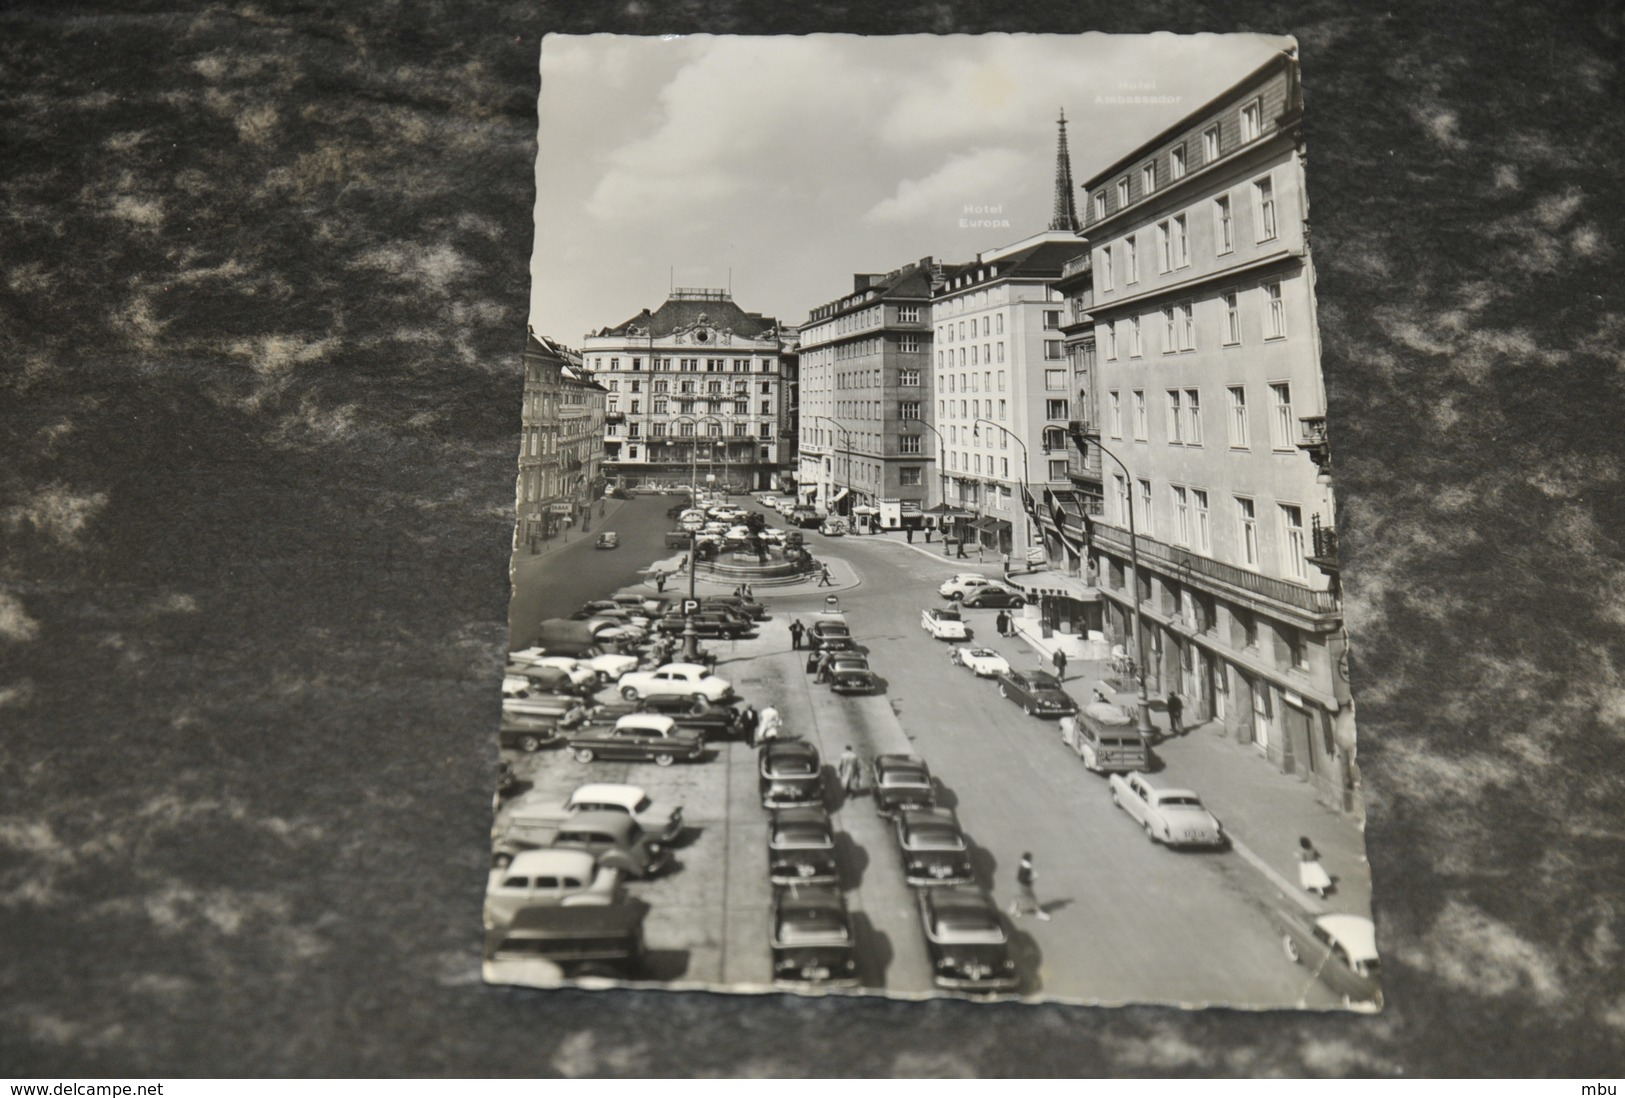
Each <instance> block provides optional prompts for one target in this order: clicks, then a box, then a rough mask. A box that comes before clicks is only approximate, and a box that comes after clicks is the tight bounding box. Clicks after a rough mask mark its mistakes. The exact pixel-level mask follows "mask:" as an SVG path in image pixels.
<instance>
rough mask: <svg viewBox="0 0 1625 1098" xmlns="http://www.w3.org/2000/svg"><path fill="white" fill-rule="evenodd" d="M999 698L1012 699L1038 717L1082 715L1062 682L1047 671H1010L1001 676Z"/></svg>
mask: <svg viewBox="0 0 1625 1098" xmlns="http://www.w3.org/2000/svg"><path fill="white" fill-rule="evenodd" d="M999 696H1000V697H1001V698H1009V699H1010V700H1011V701H1013V702H1015V703H1016V704H1017V705H1019V706H1021V707H1022V708H1023V709H1025V710H1026V711H1027V712H1028V713H1029V714H1031V715H1032V716H1035V717H1070V716H1072V715H1073V714H1075V713H1076V712H1077V711H1078V703H1077V702H1075V701H1073V700H1072V695H1070V694H1068V693H1067V692H1066V691H1065V690H1062V689H1061V680H1060V679H1058V678H1056V677H1055V676H1054V675H1051V674H1050V673H1049V672H1047V671H1006V672H1004V673H1003V674H1001V675H1000V676H999Z"/></svg>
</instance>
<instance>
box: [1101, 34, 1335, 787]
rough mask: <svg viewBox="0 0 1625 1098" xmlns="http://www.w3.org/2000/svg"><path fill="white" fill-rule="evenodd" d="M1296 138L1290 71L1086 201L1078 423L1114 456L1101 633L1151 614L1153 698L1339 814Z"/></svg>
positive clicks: (1328, 596)
mask: <svg viewBox="0 0 1625 1098" xmlns="http://www.w3.org/2000/svg"><path fill="white" fill-rule="evenodd" d="M1301 119H1302V101H1301V94H1300V89H1299V85H1298V70H1297V60H1296V58H1295V57H1294V56H1293V55H1291V54H1288V53H1283V54H1281V55H1280V56H1278V57H1277V58H1275V59H1273V60H1271V62H1269V63H1268V64H1266V65H1265V66H1263V67H1261V68H1260V69H1258V70H1256V71H1255V72H1254V73H1253V74H1251V75H1250V76H1249V77H1248V78H1247V79H1245V80H1243V81H1241V82H1240V83H1239V84H1237V85H1236V86H1234V87H1233V88H1232V89H1231V90H1230V91H1228V92H1226V93H1225V94H1224V95H1222V96H1220V97H1218V98H1217V99H1215V100H1214V101H1212V102H1210V103H1208V104H1207V105H1206V106H1204V107H1203V108H1201V109H1200V110H1198V111H1197V112H1195V113H1193V114H1191V115H1190V116H1188V117H1187V118H1185V119H1184V120H1183V121H1182V122H1180V123H1178V124H1177V125H1175V126H1174V127H1172V128H1170V129H1169V130H1167V131H1165V132H1164V133H1162V134H1160V135H1158V136H1157V137H1156V138H1154V139H1153V140H1151V141H1149V142H1147V143H1146V144H1144V145H1143V146H1141V147H1140V148H1138V149H1136V150H1135V151H1134V152H1133V153H1131V154H1130V155H1128V156H1126V157H1124V158H1122V159H1121V160H1119V161H1118V162H1117V163H1115V164H1113V165H1111V166H1110V167H1109V168H1107V169H1106V170H1104V171H1102V172H1100V173H1098V174H1097V175H1095V176H1094V177H1093V178H1091V179H1090V180H1088V182H1087V183H1086V184H1085V185H1084V192H1085V209H1086V213H1087V223H1086V232H1087V233H1088V236H1089V238H1090V242H1091V247H1092V255H1091V266H1092V273H1093V278H1092V282H1093V286H1092V296H1093V306H1092V317H1093V328H1094V342H1095V355H1096V360H1095V365H1094V376H1095V382H1094V394H1093V395H1094V398H1095V405H1096V406H1095V409H1094V410H1093V412H1092V414H1091V415H1090V416H1088V417H1080V418H1089V419H1091V421H1092V422H1091V424H1090V426H1091V427H1093V428H1094V429H1095V430H1097V431H1098V433H1099V438H1100V441H1101V442H1102V443H1103V444H1104V448H1105V450H1107V451H1109V453H1110V454H1111V455H1114V457H1108V458H1107V459H1106V460H1105V462H1104V466H1103V468H1102V470H1101V472H1100V474H1099V475H1100V478H1101V481H1102V485H1103V495H1104V504H1103V514H1102V515H1101V517H1100V518H1099V520H1097V521H1096V522H1095V523H1094V531H1093V532H1094V540H1093V551H1094V555H1095V566H1096V569H1097V571H1098V576H1099V585H1100V589H1101V591H1102V593H1103V594H1104V595H1105V596H1106V597H1107V599H1108V600H1109V602H1110V610H1109V612H1108V615H1107V616H1108V621H1107V625H1108V629H1109V631H1110V632H1111V633H1112V634H1113V635H1114V637H1115V638H1118V639H1124V640H1126V638H1128V637H1130V636H1131V635H1132V629H1131V618H1132V617H1133V615H1134V612H1135V609H1136V607H1138V608H1139V610H1140V612H1141V613H1142V614H1143V615H1144V618H1145V620H1146V623H1147V628H1146V630H1145V636H1144V637H1143V638H1141V640H1140V642H1139V647H1140V649H1141V650H1142V651H1143V653H1144V657H1145V670H1146V673H1147V677H1148V684H1149V685H1150V687H1151V689H1152V690H1153V692H1159V693H1168V692H1178V693H1179V694H1180V695H1181V697H1182V699H1183V701H1184V707H1185V712H1186V714H1187V715H1188V716H1189V717H1191V718H1196V719H1208V718H1211V719H1215V720H1218V721H1221V722H1223V725H1224V727H1225V729H1226V730H1227V731H1228V732H1229V733H1230V734H1231V735H1232V736H1234V737H1236V738H1237V739H1239V740H1242V741H1244V742H1248V743H1251V744H1253V745H1254V746H1255V747H1256V748H1257V750H1258V751H1259V752H1260V753H1262V754H1263V755H1265V756H1267V757H1268V758H1269V759H1270V760H1271V761H1272V762H1274V763H1275V764H1276V765H1277V766H1279V767H1281V768H1282V769H1284V770H1288V771H1291V772H1295V773H1298V774H1300V775H1302V776H1304V777H1305V778H1306V779H1308V780H1311V781H1313V782H1315V783H1316V784H1317V786H1318V787H1319V788H1320V790H1321V791H1322V792H1323V794H1324V796H1325V798H1326V799H1327V800H1328V801H1331V802H1335V803H1347V802H1348V800H1349V797H1348V790H1349V789H1350V788H1351V774H1352V767H1351V765H1350V763H1351V753H1352V748H1353V736H1352V709H1351V707H1350V703H1349V693H1348V681H1347V675H1346V670H1347V659H1346V634H1345V632H1344V630H1343V621H1342V611H1341V603H1340V600H1339V598H1338V593H1337V587H1336V578H1337V577H1336V562H1335V550H1333V552H1331V553H1327V552H1324V551H1323V550H1324V548H1325V544H1326V541H1327V539H1326V538H1325V536H1324V535H1323V534H1322V536H1321V542H1322V544H1321V545H1320V546H1317V545H1316V543H1315V536H1316V534H1317V533H1320V532H1321V531H1322V530H1323V529H1324V530H1327V531H1329V530H1330V529H1331V527H1332V514H1333V512H1332V499H1331V494H1330V477H1329V475H1328V473H1327V471H1326V467H1325V445H1324V443H1325V436H1324V427H1325V418H1324V417H1325V395H1324V387H1323V384H1322V379H1321V372H1320V346H1319V340H1318V335H1317V330H1316V318H1315V302H1314V272H1313V266H1312V264H1311V261H1310V252H1309V238H1308V231H1307V227H1306V222H1305V215H1306V209H1307V199H1306V195H1305V190H1304V171H1303V148H1302V144H1301V130H1300V126H1301ZM1080 348H1081V344H1080ZM1078 479H1079V480H1080V482H1081V481H1082V480H1085V479H1087V477H1079V478H1078ZM1131 513H1132V515H1133V521H1134V525H1135V526H1136V527H1137V531H1138V546H1137V547H1138V556H1139V561H1140V565H1141V568H1140V572H1141V574H1140V575H1135V574H1134V569H1133V567H1132V565H1131V559H1130V558H1131V553H1130V546H1129V529H1128V528H1129V525H1130V522H1129V516H1130V514H1131Z"/></svg>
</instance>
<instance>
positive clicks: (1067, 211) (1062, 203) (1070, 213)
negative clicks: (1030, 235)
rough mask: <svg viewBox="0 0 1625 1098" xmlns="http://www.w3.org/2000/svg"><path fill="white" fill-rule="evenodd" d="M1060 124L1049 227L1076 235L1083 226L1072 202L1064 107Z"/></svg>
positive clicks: (1070, 158)
mask: <svg viewBox="0 0 1625 1098" xmlns="http://www.w3.org/2000/svg"><path fill="white" fill-rule="evenodd" d="M1058 124H1059V126H1060V127H1061V139H1060V141H1059V143H1058V144H1057V145H1056V146H1055V216H1054V217H1052V218H1050V223H1049V227H1050V228H1051V229H1059V230H1061V231H1063V232H1069V233H1075V232H1077V231H1078V229H1079V228H1080V227H1081V226H1080V225H1079V224H1078V208H1077V206H1076V205H1075V204H1074V203H1073V201H1072V154H1071V153H1069V152H1068V151H1067V148H1066V109H1065V108H1064V107H1063V108H1062V109H1061V117H1060V119H1059V122H1058Z"/></svg>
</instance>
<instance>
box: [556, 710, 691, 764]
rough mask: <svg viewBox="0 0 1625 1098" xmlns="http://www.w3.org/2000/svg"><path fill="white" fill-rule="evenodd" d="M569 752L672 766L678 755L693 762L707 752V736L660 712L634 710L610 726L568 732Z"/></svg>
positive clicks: (589, 757)
mask: <svg viewBox="0 0 1625 1098" xmlns="http://www.w3.org/2000/svg"><path fill="white" fill-rule="evenodd" d="M567 735H568V739H569V748H570V753H571V754H572V755H574V756H575V757H576V761H577V762H584V763H590V762H592V761H593V760H594V759H629V760H635V761H649V762H653V763H654V764H655V765H656V766H670V765H671V764H672V763H674V762H676V761H677V760H678V759H682V760H684V761H685V762H692V761H694V760H695V759H698V758H701V757H702V756H704V754H705V740H704V739H703V738H701V737H700V736H697V735H695V734H694V733H692V732H688V731H685V730H683V729H681V728H678V727H677V722H676V721H674V720H672V719H671V718H670V717H663V716H661V715H660V714H659V713H633V714H632V715H630V716H626V717H622V718H621V719H620V720H618V721H616V722H615V723H614V725H612V726H611V727H609V728H603V727H601V726H598V727H595V726H593V725H590V724H589V725H587V726H586V727H585V728H583V729H582V730H581V731H579V732H571V733H568V734H567Z"/></svg>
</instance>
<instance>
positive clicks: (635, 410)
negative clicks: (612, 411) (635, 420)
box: [632, 400, 643, 415]
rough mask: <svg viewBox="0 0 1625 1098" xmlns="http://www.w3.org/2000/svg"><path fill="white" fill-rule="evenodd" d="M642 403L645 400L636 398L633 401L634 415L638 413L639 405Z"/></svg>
mask: <svg viewBox="0 0 1625 1098" xmlns="http://www.w3.org/2000/svg"><path fill="white" fill-rule="evenodd" d="M642 403H643V402H642V401H641V400H634V401H633V402H632V414H633V415H637V414H638V405H640V404H642Z"/></svg>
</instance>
